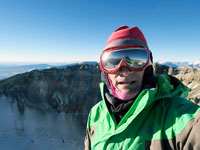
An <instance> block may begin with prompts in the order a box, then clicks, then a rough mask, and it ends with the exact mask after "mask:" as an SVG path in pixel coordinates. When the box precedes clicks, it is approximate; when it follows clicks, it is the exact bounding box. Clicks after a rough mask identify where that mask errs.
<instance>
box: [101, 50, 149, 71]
mask: <svg viewBox="0 0 200 150" xmlns="http://www.w3.org/2000/svg"><path fill="white" fill-rule="evenodd" d="M122 59H123V60H124V61H125V62H126V63H127V64H128V65H129V66H130V67H133V68H142V67H144V66H145V65H146V63H147V62H148V54H147V51H146V50H145V49H128V50H118V51H111V52H106V53H104V54H103V55H102V61H101V62H102V65H103V67H104V68H105V69H108V70H112V69H115V68H117V66H118V65H119V64H120V62H121V60H122Z"/></svg>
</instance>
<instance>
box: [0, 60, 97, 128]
mask: <svg viewBox="0 0 200 150" xmlns="http://www.w3.org/2000/svg"><path fill="white" fill-rule="evenodd" d="M99 82H100V70H99V66H98V65H86V64H85V65H74V66H69V67H66V68H63V69H57V68H51V69H46V70H42V71H38V70H33V71H31V72H28V73H24V74H18V75H16V76H13V77H11V78H8V79H6V80H3V81H1V82H0V96H3V95H4V96H6V97H9V98H11V99H12V100H13V101H16V102H17V106H18V110H19V112H20V113H21V114H23V112H24V108H25V107H26V106H27V107H31V108H35V109H37V110H39V111H42V112H46V111H57V112H65V113H72V114H74V115H76V119H77V120H79V121H80V122H81V123H82V124H85V123H86V120H87V119H86V118H87V115H88V111H89V109H90V108H91V106H92V105H94V104H95V103H97V101H99V98H100V92H99Z"/></svg>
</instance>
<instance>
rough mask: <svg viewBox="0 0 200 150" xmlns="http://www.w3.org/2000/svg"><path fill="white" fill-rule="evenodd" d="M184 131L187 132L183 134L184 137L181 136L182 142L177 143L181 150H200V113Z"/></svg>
mask: <svg viewBox="0 0 200 150" xmlns="http://www.w3.org/2000/svg"><path fill="white" fill-rule="evenodd" d="M184 130H185V131H183V132H182V135H183V136H182V137H181V136H180V140H178V141H181V142H180V143H177V145H178V147H179V149H183V150H190V149H194V150H197V149H199V150H200V112H198V114H197V116H196V117H195V118H194V119H192V120H190V121H189V122H188V125H187V126H186V128H185V129H184ZM184 132H185V133H184ZM181 147H182V148H181Z"/></svg>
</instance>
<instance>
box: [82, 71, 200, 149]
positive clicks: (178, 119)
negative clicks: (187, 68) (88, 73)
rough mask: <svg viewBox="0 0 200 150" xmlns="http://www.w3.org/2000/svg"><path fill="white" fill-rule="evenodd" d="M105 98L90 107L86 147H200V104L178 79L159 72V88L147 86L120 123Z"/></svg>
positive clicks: (102, 86) (101, 86)
mask: <svg viewBox="0 0 200 150" xmlns="http://www.w3.org/2000/svg"><path fill="white" fill-rule="evenodd" d="M104 86H105V85H104V83H100V89H101V96H102V99H103V100H102V101H100V102H99V103H97V104H96V105H95V106H94V107H93V108H92V109H91V111H90V113H89V117H88V122H87V133H86V134H87V135H86V138H85V149H89V150H90V149H92V150H144V149H152V150H160V149H165V150H168V149H170V150H171V149H173V150H175V149H178V150H179V149H181V150H182V149H184V150H190V149H194V150H200V121H199V118H200V107H199V106H198V105H196V104H194V103H192V102H191V101H188V100H186V99H184V98H186V97H187V95H188V92H189V89H188V88H187V87H186V86H184V85H183V84H182V83H181V82H180V81H179V80H178V79H176V78H174V77H172V76H168V75H159V76H157V77H156V88H155V89H146V90H143V91H142V92H141V93H140V94H139V96H138V97H137V99H136V100H135V102H134V103H133V105H132V106H131V108H130V109H129V111H128V112H127V113H126V114H125V116H124V117H123V118H122V120H121V121H120V122H119V124H117V123H116V121H115V118H114V116H113V114H110V113H109V111H108V109H107V106H106V103H105V96H104Z"/></svg>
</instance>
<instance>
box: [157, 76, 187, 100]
mask: <svg viewBox="0 0 200 150" xmlns="http://www.w3.org/2000/svg"><path fill="white" fill-rule="evenodd" d="M155 80H156V87H157V92H156V94H155V100H157V99H161V98H171V97H182V98H187V96H188V93H189V91H190V89H189V88H188V87H187V86H185V85H184V84H183V83H182V82H181V81H180V80H178V79H177V78H175V77H173V76H170V75H166V74H162V75H157V76H155Z"/></svg>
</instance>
